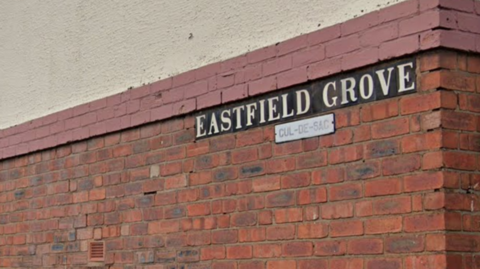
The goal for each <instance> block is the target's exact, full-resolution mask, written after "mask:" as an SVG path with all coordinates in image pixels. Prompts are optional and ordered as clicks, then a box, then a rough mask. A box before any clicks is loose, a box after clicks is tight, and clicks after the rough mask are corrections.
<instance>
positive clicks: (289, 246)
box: [282, 242, 313, 257]
mask: <svg viewBox="0 0 480 269" xmlns="http://www.w3.org/2000/svg"><path fill="white" fill-rule="evenodd" d="M312 253H313V244H312V243H311V242H290V243H285V244H283V246H282V256H283V257H305V256H312Z"/></svg>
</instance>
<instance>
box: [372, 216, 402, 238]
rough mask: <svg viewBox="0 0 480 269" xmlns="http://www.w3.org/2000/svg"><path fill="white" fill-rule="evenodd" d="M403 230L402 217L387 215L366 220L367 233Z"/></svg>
mask: <svg viewBox="0 0 480 269" xmlns="http://www.w3.org/2000/svg"><path fill="white" fill-rule="evenodd" d="M401 231H402V217H385V218H375V219H368V220H366V221H365V234H386V233H398V232H401Z"/></svg>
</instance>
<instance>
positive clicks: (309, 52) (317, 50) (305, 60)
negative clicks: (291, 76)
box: [292, 45, 325, 67]
mask: <svg viewBox="0 0 480 269" xmlns="http://www.w3.org/2000/svg"><path fill="white" fill-rule="evenodd" d="M323 59H325V46H323V45H319V46H315V47H311V48H308V49H306V50H302V51H299V52H296V53H294V54H293V59H292V60H293V67H299V66H304V65H308V64H311V63H315V62H319V61H321V60H323Z"/></svg>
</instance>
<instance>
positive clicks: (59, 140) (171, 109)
mask: <svg viewBox="0 0 480 269" xmlns="http://www.w3.org/2000/svg"><path fill="white" fill-rule="evenodd" d="M478 25H480V2H479V1H473V0H406V1H404V2H401V3H399V4H396V5H393V6H391V7H388V8H384V9H382V10H379V11H376V12H372V13H369V14H366V15H364V16H361V17H358V18H355V19H352V20H349V21H346V22H344V23H341V24H337V25H333V26H330V27H327V28H325V29H321V30H319V31H315V32H312V33H308V34H304V35H300V36H298V37H296V38H293V39H290V40H287V41H283V42H280V43H278V44H275V45H271V46H268V47H265V48H262V49H259V50H255V51H252V52H249V53H246V54H244V55H240V56H238V57H236V58H233V59H229V60H226V61H223V62H217V63H213V64H210V65H207V66H204V67H202V68H199V69H196V70H192V71H189V72H186V73H183V74H179V75H177V76H174V77H171V78H166V79H163V80H161V81H158V82H155V83H153V84H151V85H145V86H143V87H140V88H137V89H132V90H129V91H126V92H123V93H121V94H117V95H113V96H110V97H108V98H104V99H100V100H96V101H94V102H90V103H86V104H83V105H80V106H77V107H73V108H70V109H67V110H64V111H61V112H59V113H54V114H51V115H48V116H45V117H42V118H39V119H36V120H33V121H30V122H26V123H23V124H20V125H18V126H14V127H12V128H8V129H5V130H0V159H6V158H10V157H15V156H18V155H22V154H27V153H30V152H34V151H38V150H43V149H48V148H51V147H55V146H58V145H63V144H67V143H71V142H74V141H80V140H83V139H87V138H90V137H94V136H98V135H105V134H107V133H111V132H116V131H120V130H124V129H127V128H132V127H136V126H140V125H142V124H145V123H149V122H153V121H158V120H165V119H169V118H171V117H175V116H181V115H185V114H187V113H190V112H192V111H196V110H200V109H204V108H207V107H213V106H217V105H221V104H225V103H229V102H232V101H235V100H239V99H244V98H247V97H250V96H255V95H259V94H262V93H266V92H271V91H275V90H277V89H281V88H284V87H288V86H291V85H295V84H300V83H303V82H307V81H309V80H314V79H319V78H323V77H325V76H328V75H332V74H336V73H340V72H344V71H348V70H352V69H355V68H359V67H363V66H365V65H368V64H374V63H377V62H379V61H384V60H388V59H393V58H397V57H401V56H405V55H408V54H412V53H417V52H420V51H425V50H429V49H432V48H440V47H442V48H452V49H457V50H462V51H470V52H476V53H480V29H479V27H478Z"/></svg>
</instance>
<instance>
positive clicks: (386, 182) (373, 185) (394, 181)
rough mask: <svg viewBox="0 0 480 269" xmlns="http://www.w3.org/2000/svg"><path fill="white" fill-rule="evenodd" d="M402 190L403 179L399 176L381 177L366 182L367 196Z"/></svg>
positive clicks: (394, 192)
mask: <svg viewBox="0 0 480 269" xmlns="http://www.w3.org/2000/svg"><path fill="white" fill-rule="evenodd" d="M401 192H402V181H401V180H400V179H399V178H389V179H380V180H375V181H367V182H365V196H367V197H368V196H370V197H371V196H382V195H391V194H398V193H401Z"/></svg>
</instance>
